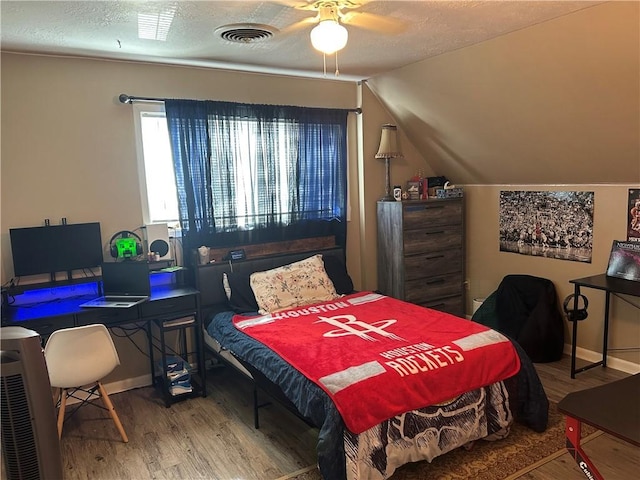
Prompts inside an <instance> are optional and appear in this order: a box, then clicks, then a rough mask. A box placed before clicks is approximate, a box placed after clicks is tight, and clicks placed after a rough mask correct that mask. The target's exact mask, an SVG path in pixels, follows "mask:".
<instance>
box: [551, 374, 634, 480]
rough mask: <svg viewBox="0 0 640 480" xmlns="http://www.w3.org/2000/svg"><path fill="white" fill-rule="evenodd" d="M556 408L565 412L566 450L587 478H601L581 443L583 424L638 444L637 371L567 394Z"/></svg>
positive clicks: (602, 479)
mask: <svg viewBox="0 0 640 480" xmlns="http://www.w3.org/2000/svg"><path fill="white" fill-rule="evenodd" d="M558 410H559V411H560V412H561V413H564V414H565V415H566V427H565V436H566V438H567V450H568V451H569V453H570V454H571V456H572V457H573V459H574V460H575V461H576V463H577V464H578V466H579V467H580V470H582V473H584V475H585V476H586V477H587V478H588V479H590V480H593V479H597V480H604V477H603V476H602V475H601V474H600V472H598V469H597V468H596V467H595V466H594V465H593V463H592V462H591V460H589V457H587V455H586V454H585V453H584V451H583V450H582V447H581V446H580V431H581V427H582V423H586V424H588V425H592V426H593V427H595V428H597V429H598V430H602V431H603V432H606V433H608V434H610V435H613V436H614V437H618V438H620V439H622V440H624V441H626V442H629V443H631V444H633V445H635V446H640V374H636V375H633V376H631V377H627V378H625V379H622V380H617V381H615V382H611V383H608V384H606V385H602V386H600V387H594V388H589V389H587V390H581V391H579V392H573V393H570V394H568V395H567V396H566V397H564V398H563V399H562V400H561V401H560V403H558Z"/></svg>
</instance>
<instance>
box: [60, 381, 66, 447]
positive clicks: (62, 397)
mask: <svg viewBox="0 0 640 480" xmlns="http://www.w3.org/2000/svg"><path fill="white" fill-rule="evenodd" d="M65 408H67V389H66V388H61V389H60V407H59V408H58V439H60V438H62V425H63V424H64V411H65Z"/></svg>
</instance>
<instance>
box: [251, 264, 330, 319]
mask: <svg viewBox="0 0 640 480" xmlns="http://www.w3.org/2000/svg"><path fill="white" fill-rule="evenodd" d="M251 289H252V290H253V293H254V295H255V297H256V301H257V302H258V307H259V310H258V312H259V313H260V314H262V315H265V314H267V313H273V312H278V311H280V310H285V309H287V308H292V307H299V306H301V305H308V304H311V303H318V302H323V301H326V300H333V299H334V298H338V297H340V295H338V294H337V293H336V289H335V288H334V286H333V283H332V282H331V280H330V279H329V276H328V275H327V272H326V271H325V269H324V262H323V261H322V255H314V256H313V257H309V258H307V259H304V260H300V261H299V262H295V263H290V264H289V265H285V266H283V267H278V268H274V269H272V270H267V271H265V272H255V273H252V274H251Z"/></svg>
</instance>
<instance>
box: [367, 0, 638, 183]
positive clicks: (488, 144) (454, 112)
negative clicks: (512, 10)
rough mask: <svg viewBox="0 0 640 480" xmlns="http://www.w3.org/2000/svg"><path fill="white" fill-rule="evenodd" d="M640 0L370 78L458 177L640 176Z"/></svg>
mask: <svg viewBox="0 0 640 480" xmlns="http://www.w3.org/2000/svg"><path fill="white" fill-rule="evenodd" d="M639 28H640V3H638V2H607V3H605V4H601V5H597V6H593V7H591V8H587V9H584V10H581V11H579V12H575V13H572V14H570V15H566V16H563V17H560V18H556V19H554V20H550V21H547V22H544V23H542V24H539V25H535V26H531V27H528V28H525V29H522V30H519V31H517V32H513V33H510V34H508V35H504V36H501V37H498V38H494V39H492V40H488V41H486V42H483V43H481V44H477V45H474V46H470V47H467V48H464V49H460V50H456V51H452V52H449V53H445V54H443V55H440V56H437V57H434V58H431V59H428V60H424V61H422V62H418V63H415V64H413V65H409V66H406V67H404V68H400V69H397V70H394V71H392V72H388V73H384V74H381V75H379V76H376V77H374V78H372V79H370V80H368V81H367V84H368V86H369V87H370V88H371V90H372V91H373V92H374V94H375V95H376V96H377V97H378V98H379V99H380V101H381V102H382V103H383V104H384V105H385V106H386V108H387V109H388V110H389V112H391V114H392V115H393V116H394V117H395V119H396V121H397V123H398V124H399V125H400V127H401V128H402V130H403V131H404V132H405V133H406V135H407V136H408V138H409V140H411V142H412V143H413V145H414V146H415V147H416V149H417V150H418V151H419V152H420V153H421V154H422V156H423V161H424V162H425V163H426V164H427V165H429V166H430V167H431V168H432V169H433V170H434V172H435V173H436V174H438V175H445V176H447V178H449V179H450V180H451V181H452V182H454V183H459V184H494V185H495V184H547V185H548V184H601V183H604V184H606V183H613V184H620V183H622V184H636V185H637V184H640V41H639V40H640V32H639Z"/></svg>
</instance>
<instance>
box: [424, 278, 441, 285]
mask: <svg viewBox="0 0 640 480" xmlns="http://www.w3.org/2000/svg"><path fill="white" fill-rule="evenodd" d="M425 283H426V284H427V285H436V284H438V283H444V278H435V279H433V280H427V281H426V282H425Z"/></svg>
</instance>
